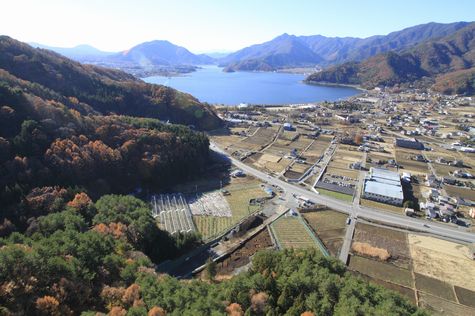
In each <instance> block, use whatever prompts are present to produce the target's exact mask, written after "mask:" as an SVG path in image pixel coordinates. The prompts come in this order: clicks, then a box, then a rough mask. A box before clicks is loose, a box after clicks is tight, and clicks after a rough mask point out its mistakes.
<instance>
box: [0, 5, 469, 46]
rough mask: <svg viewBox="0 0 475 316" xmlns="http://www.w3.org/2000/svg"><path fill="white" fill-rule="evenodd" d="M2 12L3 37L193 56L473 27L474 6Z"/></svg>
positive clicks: (36, 8) (19, 8)
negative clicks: (163, 47) (149, 47)
mask: <svg viewBox="0 0 475 316" xmlns="http://www.w3.org/2000/svg"><path fill="white" fill-rule="evenodd" d="M461 7H464V10H460V8H461ZM3 9H4V12H12V14H5V16H3V17H2V19H1V20H0V33H2V34H4V35H8V36H11V37H13V38H15V39H18V40H21V41H24V42H34V43H39V44H42V45H47V46H53V47H74V46H77V45H82V44H87V45H91V46H93V47H95V48H98V49H100V50H102V51H108V52H117V51H123V50H126V49H129V48H131V47H133V46H135V45H137V44H140V43H142V42H147V41H152V40H168V41H170V42H172V43H174V44H176V45H179V46H183V47H186V48H187V49H189V50H190V51H192V52H194V53H206V52H208V53H211V52H232V51H235V50H238V49H241V48H243V47H247V46H250V45H253V44H257V43H262V42H265V41H268V40H270V39H272V38H274V37H276V36H278V35H280V34H283V33H288V34H294V35H317V34H319V35H324V36H328V37H368V36H373V35H385V34H388V33H390V32H393V31H397V30H401V29H404V28H407V27H411V26H414V25H418V24H424V23H429V22H438V23H451V22H458V21H473V20H475V15H474V14H473V12H475V2H473V1H466V0H462V1H457V5H453V4H451V3H448V2H446V1H440V0H439V1H428V0H422V1H417V2H411V1H408V0H405V1H398V2H397V3H393V2H389V1H388V2H387V3H386V4H384V3H381V1H374V0H367V1H361V2H358V3H356V2H354V1H348V0H347V1H338V2H336V3H327V2H323V1H288V0H285V1H279V2H275V1H270V0H264V1H259V2H257V3H254V2H252V1H250V0H244V1H226V2H221V1H212V0H201V1H200V0H189V1H173V2H169V1H152V0H138V1H134V2H131V1H125V0H122V1H121V0H118V1H110V0H106V1H102V2H101V3H96V2H94V1H92V0H85V1H81V2H80V3H79V2H77V1H71V0H65V1H61V0H46V1H34V0H18V1H9V2H7V3H5V4H3ZM20 12H21V14H20ZM15 13H18V14H15Z"/></svg>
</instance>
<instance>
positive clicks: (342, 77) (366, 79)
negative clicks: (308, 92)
mask: <svg viewBox="0 0 475 316" xmlns="http://www.w3.org/2000/svg"><path fill="white" fill-rule="evenodd" d="M473 67H475V23H471V24H468V25H467V26H465V27H464V28H462V29H460V30H458V31H457V32H455V33H454V34H450V35H448V36H445V37H443V38H439V39H437V40H430V41H426V42H424V43H422V44H419V45H417V46H416V47H414V48H411V49H408V50H405V51H404V52H401V53H395V52H389V53H384V54H380V55H377V56H374V57H371V58H369V59H367V60H364V61H362V62H359V63H358V62H350V63H346V64H342V65H339V66H334V67H330V68H328V69H326V70H324V71H321V72H318V73H315V74H313V75H310V76H309V77H308V78H307V81H308V82H330V83H343V84H360V85H362V86H364V87H367V88H372V87H375V86H384V85H388V86H392V85H395V84H401V83H402V84H404V83H412V82H414V81H417V80H420V79H423V78H424V77H428V78H429V79H430V80H431V83H434V82H435V84H434V85H433V86H432V87H433V88H434V89H436V90H438V91H440V92H443V93H460V94H474V93H475V80H474V78H475V69H474V68H473Z"/></svg>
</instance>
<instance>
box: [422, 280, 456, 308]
mask: <svg viewBox="0 0 475 316" xmlns="http://www.w3.org/2000/svg"><path fill="white" fill-rule="evenodd" d="M415 276H416V288H417V290H419V291H422V292H424V293H428V294H431V295H435V296H437V297H440V298H443V299H446V300H449V301H452V302H457V300H456V298H455V293H454V290H453V287H452V286H451V285H450V284H448V283H445V282H443V281H440V280H437V279H434V278H430V277H428V276H425V275H422V274H419V273H415Z"/></svg>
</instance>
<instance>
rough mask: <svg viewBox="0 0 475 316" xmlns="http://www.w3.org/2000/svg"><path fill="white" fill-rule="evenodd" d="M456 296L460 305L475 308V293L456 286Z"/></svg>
mask: <svg viewBox="0 0 475 316" xmlns="http://www.w3.org/2000/svg"><path fill="white" fill-rule="evenodd" d="M454 289H455V294H457V299H458V301H459V302H460V304H463V305H467V306H470V307H473V308H475V292H474V291H470V290H467V289H464V288H462V287H458V286H455V287H454Z"/></svg>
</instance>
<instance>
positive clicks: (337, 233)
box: [302, 209, 347, 257]
mask: <svg viewBox="0 0 475 316" xmlns="http://www.w3.org/2000/svg"><path fill="white" fill-rule="evenodd" d="M302 216H303V217H304V219H305V220H306V221H307V223H308V224H309V226H310V227H311V228H312V230H313V231H314V232H315V233H316V234H317V236H318V237H319V238H320V240H321V241H322V242H323V244H324V245H325V247H326V248H327V249H328V251H329V252H330V254H331V255H332V256H334V257H337V256H338V255H339V253H340V250H341V247H342V245H343V239H344V236H345V231H346V219H347V215H345V214H343V213H339V212H336V211H332V210H329V209H322V210H318V211H313V212H305V213H302Z"/></svg>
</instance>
